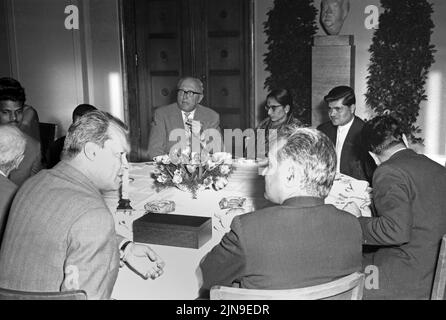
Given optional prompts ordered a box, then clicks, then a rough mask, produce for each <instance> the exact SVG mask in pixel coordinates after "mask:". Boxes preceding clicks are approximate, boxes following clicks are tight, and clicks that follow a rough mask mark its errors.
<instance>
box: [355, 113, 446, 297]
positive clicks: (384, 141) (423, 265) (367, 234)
mask: <svg viewBox="0 0 446 320" xmlns="http://www.w3.org/2000/svg"><path fill="white" fill-rule="evenodd" d="M363 135H364V141H365V142H366V146H367V147H368V149H369V150H370V151H371V152H372V153H373V155H374V157H375V158H376V160H377V162H378V163H380V165H379V166H378V168H377V169H376V171H375V174H374V175H373V203H374V205H375V208H376V212H377V217H373V218H366V217H361V218H359V222H360V223H361V227H362V231H363V236H364V244H365V245H370V246H375V247H376V248H378V250H377V251H376V252H375V253H372V254H366V255H365V260H364V266H368V265H374V266H376V267H378V271H379V281H378V287H379V289H378V290H374V289H370V290H365V291H364V298H365V299H428V298H429V297H430V293H431V290H432V283H433V278H434V273H435V267H436V263H437V257H438V252H439V249H440V243H441V238H442V237H443V235H444V234H446V197H445V191H446V169H445V168H444V167H443V166H441V165H440V164H438V163H436V162H434V161H432V160H430V159H429V158H427V157H426V156H424V155H420V154H417V153H415V152H414V151H413V150H411V149H408V148H407V140H406V139H405V135H404V134H403V132H402V131H401V127H400V126H399V124H398V121H397V120H395V119H394V118H392V117H391V116H379V117H376V118H374V119H372V120H371V121H369V122H367V123H366V124H365V126H364V131H363ZM358 212H359V211H358Z"/></svg>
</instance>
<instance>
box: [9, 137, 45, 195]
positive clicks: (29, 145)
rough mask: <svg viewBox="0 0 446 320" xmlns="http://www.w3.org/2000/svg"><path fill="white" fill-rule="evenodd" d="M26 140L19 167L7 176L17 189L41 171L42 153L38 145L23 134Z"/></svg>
mask: <svg viewBox="0 0 446 320" xmlns="http://www.w3.org/2000/svg"><path fill="white" fill-rule="evenodd" d="M24 136H25V138H26V146H25V153H24V158H23V160H22V162H21V163H20V165H19V167H18V168H17V169H15V170H13V171H11V173H10V174H9V179H10V180H11V181H12V182H14V183H15V184H16V185H18V186H19V187H20V186H21V185H22V184H23V183H24V182H25V181H26V179H28V178H29V177H31V176H33V175H35V174H36V173H37V172H39V171H40V170H41V169H42V151H41V150H40V143H39V142H38V141H37V140H35V139H34V138H31V137H30V136H28V135H27V134H25V133H24Z"/></svg>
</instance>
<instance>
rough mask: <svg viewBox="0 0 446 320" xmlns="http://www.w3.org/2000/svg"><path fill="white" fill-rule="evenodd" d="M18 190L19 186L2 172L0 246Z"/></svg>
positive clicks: (0, 185)
mask: <svg viewBox="0 0 446 320" xmlns="http://www.w3.org/2000/svg"><path fill="white" fill-rule="evenodd" d="M16 191H17V186H16V185H15V184H14V183H12V182H11V181H10V180H9V179H8V178H6V177H5V176H4V175H2V174H0V246H1V244H2V238H3V232H4V230H5V227H6V221H7V220H8V213H9V209H10V208H11V203H12V199H14V195H15V193H16Z"/></svg>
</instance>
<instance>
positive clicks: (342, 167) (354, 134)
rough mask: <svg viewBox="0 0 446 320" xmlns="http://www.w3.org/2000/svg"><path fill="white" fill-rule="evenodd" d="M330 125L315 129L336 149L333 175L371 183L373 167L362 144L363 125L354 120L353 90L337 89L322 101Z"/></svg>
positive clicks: (327, 123)
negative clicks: (326, 110)
mask: <svg viewBox="0 0 446 320" xmlns="http://www.w3.org/2000/svg"><path fill="white" fill-rule="evenodd" d="M324 100H325V102H326V103H327V104H328V116H329V117H330V121H328V122H325V123H323V124H321V125H320V126H319V127H318V128H317V129H318V130H320V131H322V132H323V133H325V134H326V135H327V136H328V137H329V138H330V140H331V141H332V142H333V144H334V145H335V148H336V156H337V166H336V172H340V173H343V174H346V175H348V176H350V177H353V178H356V179H359V180H366V181H368V182H369V183H370V182H371V181H372V176H373V171H374V170H375V168H376V164H375V162H374V161H373V159H372V158H371V157H370V155H369V154H368V152H367V151H366V150H365V148H364V145H363V143H362V142H361V130H362V127H363V126H364V121H362V120H361V119H360V118H358V117H356V116H355V109H356V106H355V104H356V97H355V93H354V91H353V89H352V88H350V87H347V86H339V87H336V88H334V89H332V90H331V91H330V92H329V93H328V95H326V96H325V97H324Z"/></svg>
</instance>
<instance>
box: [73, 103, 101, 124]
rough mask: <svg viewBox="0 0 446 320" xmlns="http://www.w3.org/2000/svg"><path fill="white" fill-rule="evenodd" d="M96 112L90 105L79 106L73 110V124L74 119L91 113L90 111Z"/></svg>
mask: <svg viewBox="0 0 446 320" xmlns="http://www.w3.org/2000/svg"><path fill="white" fill-rule="evenodd" d="M95 110H98V109H97V108H96V107H94V106H92V105H91V104H86V103H83V104H80V105H78V106H77V107H76V109H74V111H73V122H74V119H76V118H80V117H82V116H83V115H84V114H86V113H88V112H91V111H95Z"/></svg>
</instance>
